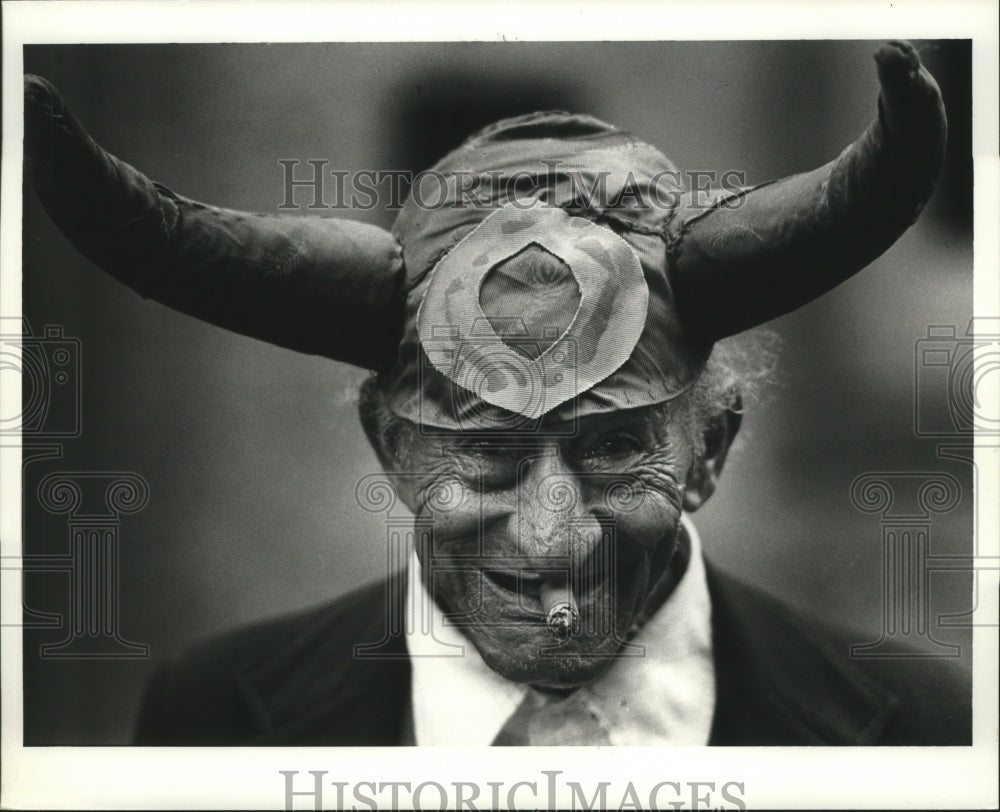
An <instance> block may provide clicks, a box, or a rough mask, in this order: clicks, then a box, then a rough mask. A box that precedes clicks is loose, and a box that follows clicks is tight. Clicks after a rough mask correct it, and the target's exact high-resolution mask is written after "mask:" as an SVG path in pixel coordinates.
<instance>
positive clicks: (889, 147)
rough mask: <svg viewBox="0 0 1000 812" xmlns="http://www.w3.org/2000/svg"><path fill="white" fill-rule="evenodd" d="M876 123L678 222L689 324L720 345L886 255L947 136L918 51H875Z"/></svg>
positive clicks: (677, 261) (680, 299) (888, 47)
mask: <svg viewBox="0 0 1000 812" xmlns="http://www.w3.org/2000/svg"><path fill="white" fill-rule="evenodd" d="M875 61H876V64H877V67H878V76H879V83H880V85H881V92H880V94H879V101H878V117H877V118H876V120H875V121H874V122H873V123H872V124H871V126H869V128H868V129H867V131H866V132H865V133H864V134H863V135H862V136H861V137H860V138H859V139H858V140H857V141H855V142H854V143H853V144H851V145H850V146H849V147H848V148H847V149H846V150H844V151H843V152H842V153H841V154H840V156H839V157H837V158H836V159H835V160H833V161H831V162H830V163H828V164H826V165H825V166H823V167H821V168H819V169H816V170H814V171H812V172H808V173H805V174H801V175H795V176H793V177H789V178H785V179H783V180H779V181H776V182H772V183H768V184H764V185H762V186H758V187H756V188H753V189H750V190H747V191H741V192H739V193H737V194H734V195H732V196H729V197H726V198H724V199H722V200H720V201H716V202H715V203H714V204H713V206H712V207H710V208H708V209H706V210H704V211H701V212H699V213H696V214H694V215H693V216H691V217H690V218H689V219H687V220H686V221H684V222H683V224H682V226H681V228H680V230H679V233H678V235H677V237H676V239H675V241H674V244H673V246H672V249H671V254H672V255H671V259H672V274H673V285H674V291H675V293H676V296H677V306H678V309H679V310H680V313H681V316H682V319H683V321H684V324H685V326H686V327H687V328H688V329H689V330H690V331H692V332H693V333H695V334H696V335H699V336H700V337H702V338H704V339H707V340H710V341H715V340H718V339H720V338H724V337H725V336H728V335H733V334H734V333H738V332H740V331H741V330H745V329H747V328H750V327H753V326H755V325H757V324H760V323H762V322H765V321H767V320H769V319H772V318H774V317H776V316H779V315H782V314H784V313H788V312H790V311H792V310H794V309H795V308H797V307H800V306H801V305H803V304H805V303H806V302H808V301H810V300H812V299H814V298H816V297H817V296H820V295H821V294H823V293H825V292H826V291H828V290H830V289H831V288H833V287H835V286H836V285H838V284H840V283H841V282H843V281H844V280H845V279H847V278H848V277H850V276H851V275H853V274H854V273H856V272H857V271H859V270H861V269H862V268H863V267H865V266H866V265H867V264H868V263H870V262H871V261H872V260H874V259H875V258H876V257H878V256H879V255H880V254H882V253H883V252H884V251H885V250H886V249H887V248H889V246H890V245H892V243H893V242H895V240H896V239H898V238H899V236H900V235H901V234H902V233H903V232H904V231H905V230H906V229H907V228H909V226H910V225H911V224H912V223H913V222H914V221H915V220H916V218H917V215H918V214H919V213H920V211H921V209H922V208H923V206H924V204H925V203H926V202H927V199H928V198H929V197H930V195H931V192H932V191H933V189H934V183H935V180H936V178H937V175H938V172H939V170H940V168H941V163H942V161H943V159H944V150H945V142H946V133H947V123H946V119H945V111H944V104H943V102H942V100H941V93H940V90H939V89H938V86H937V83H936V82H935V81H934V78H933V77H932V76H931V75H930V74H929V73H928V72H927V70H926V69H925V68H924V67H922V66H921V64H920V60H919V58H918V57H917V53H916V51H915V49H914V48H913V46H912V45H910V44H909V43H906V42H890V43H887V44H885V45H883V46H882V47H881V48H880V49H879V50H878V52H877V53H876V54H875Z"/></svg>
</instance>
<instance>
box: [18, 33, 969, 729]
mask: <svg viewBox="0 0 1000 812" xmlns="http://www.w3.org/2000/svg"><path fill="white" fill-rule="evenodd" d="M876 61H877V64H878V71H879V78H880V82H881V86H882V92H881V95H880V98H879V107H878V117H877V119H876V121H875V122H873V124H872V125H871V127H870V128H869V129H868V130H867V131H866V132H865V133H864V134H863V135H862V137H861V138H860V139H859V140H858V141H857V142H855V143H854V144H852V145H851V146H850V147H849V148H848V149H846V150H845V151H844V152H843V153H842V154H841V155H840V156H839V157H838V158H837V159H836V160H834V161H832V162H831V163H829V164H827V165H826V166H823V167H821V168H820V169H817V170H815V171H814V172H810V173H806V174H804V175H799V176H795V177H792V178H787V179H785V180H782V181H778V182H775V183H771V184H764V185H762V186H759V187H756V188H754V189H749V190H737V191H734V192H732V193H730V194H728V195H725V196H723V197H720V198H718V199H717V200H715V201H714V202H712V203H711V204H709V205H704V204H703V202H702V201H699V200H698V199H697V198H696V197H694V196H692V195H691V194H685V193H682V192H681V191H680V190H679V189H678V188H677V187H676V185H675V183H674V182H675V180H676V179H677V177H678V175H677V172H676V170H675V168H674V167H673V165H672V164H670V162H669V161H667V160H666V158H664V157H663V155H662V154H660V153H659V152H658V151H657V150H656V149H654V148H653V147H651V146H649V145H648V144H645V143H643V142H641V141H639V140H638V139H636V138H634V137H633V136H631V135H629V134H627V133H625V132H622V131H620V130H618V129H616V128H615V127H612V126H610V125H608V124H605V123H603V122H601V121H598V120H596V119H594V118H591V117H588V116H583V115H571V114H565V113H538V114H533V115H529V116H524V117H520V118H516V119H510V120H506V121H502V122H499V123H497V124H495V125H492V126H491V127H488V128H486V129H485V130H483V131H481V132H479V133H477V134H476V135H474V136H473V137H472V138H470V139H469V140H468V141H467V142H466V143H465V144H464V145H463V146H462V147H460V148H459V149H457V150H456V151H454V152H453V153H451V154H450V155H448V156H446V157H445V158H444V159H443V160H442V161H441V162H440V163H439V164H438V165H437V166H436V167H435V172H436V176H437V177H440V178H443V179H444V180H445V183H444V184H443V186H442V194H443V199H442V200H439V201H438V202H437V204H435V205H433V206H430V205H426V200H425V199H424V200H422V199H421V196H420V195H419V194H418V193H417V192H416V191H415V192H414V193H412V194H411V197H410V199H409V200H408V201H407V203H406V205H405V206H404V208H403V210H402V211H401V213H400V215H399V217H398V218H397V221H396V224H395V226H394V228H393V231H392V233H388V232H385V231H382V230H380V229H378V228H374V227H370V226H365V225H362V224H359V223H354V222H350V221H343V220H334V219H318V218H277V217H262V216H257V215H250V214H244V213H239V212H233V211H227V210H221V209H216V208H213V207H210V206H205V205H203V204H200V203H197V202H194V201H191V200H188V199H185V198H183V197H180V196H178V195H176V194H174V193H173V192H171V191H170V190H169V189H166V188H165V187H163V186H160V185H159V184H155V183H153V182H151V181H149V180H148V179H147V178H146V177H145V176H143V175H142V174H140V173H139V172H137V171H136V170H135V169H133V168H132V167H130V166H128V165H126V164H124V163H122V162H120V161H118V160H117V159H115V158H113V157H112V156H110V155H108V154H107V153H105V152H104V151H103V150H102V149H101V148H100V147H99V146H97V145H96V144H95V143H94V142H93V141H92V140H91V139H89V137H88V136H87V135H86V133H85V132H84V131H83V130H82V128H81V127H80V126H79V124H78V123H77V122H76V121H75V120H74V119H73V118H72V117H71V116H70V114H69V113H68V111H67V109H66V108H65V106H64V105H63V103H62V101H61V100H60V99H59V97H58V95H57V94H56V93H55V91H54V89H53V88H52V87H51V86H50V85H48V84H47V83H46V82H44V80H40V79H37V78H34V77H31V78H29V79H28V82H27V96H26V154H27V157H28V168H29V171H30V172H31V174H32V176H33V180H34V183H35V187H36V189H37V191H38V193H39V196H40V198H41V200H42V202H43V204H44V206H45V208H46V209H47V211H48V212H49V214H50V215H51V217H52V218H53V220H54V221H55V222H56V223H57V224H58V225H59V227H60V228H61V229H62V230H63V232H64V233H65V234H66V235H67V237H68V238H69V239H70V240H71V241H72V242H73V243H74V245H76V247H77V248H78V249H79V250H80V251H81V252H83V253H84V254H85V255H86V256H87V257H88V258H90V259H91V260H92V261H94V262H95V263H96V264H98V265H100V266H101V267H103V268H104V269H106V270H107V271H109V272H110V273H111V274H113V275H114V276H115V277H117V278H118V279H120V280H121V281H123V282H124V283H126V284H127V285H129V286H131V287H133V288H134V289H136V290H137V291H138V292H139V293H141V294H142V295H144V296H148V297H151V298H154V299H156V300H158V301H160V302H163V303H165V304H167V305H169V306H171V307H174V308H176V309H178V310H181V311H183V312H186V313H190V314H192V315H195V316H197V317H199V318H202V319H205V320H207V321H210V322H212V323H214V324H218V325H220V326H223V327H226V328H228V329H232V330H236V331H238V332H241V333H245V334H248V335H253V336H256V337H259V338H263V339H265V340H268V341H271V342H273V343H276V344H279V345H281V346H285V347H289V348H292V349H296V350H299V351H303V352H309V353H314V354H319V355H324V356H328V357H331V358H335V359H338V360H341V361H347V362H350V363H353V364H356V365H358V366H361V367H364V368H367V369H370V370H374V371H375V374H374V375H373V376H372V377H371V378H370V379H369V380H368V381H367V382H366V383H365V384H364V386H363V387H362V392H361V405H360V412H361V420H362V424H363V426H364V429H365V431H366V432H367V435H368V437H369V439H370V441H371V443H372V446H373V448H374V449H375V452H376V454H377V456H378V458H379V460H380V461H381V463H382V465H383V466H384V468H385V471H386V474H387V476H388V477H389V478H390V479H391V481H392V482H393V485H394V487H395V490H396V493H397V494H398V497H399V498H400V499H401V500H402V501H403V502H404V503H405V505H406V506H407V507H408V508H409V509H410V510H411V511H412V512H413V514H414V539H415V543H414V545H413V554H412V556H411V558H410V561H409V563H408V566H407V567H406V568H405V569H404V570H403V571H401V572H398V573H393V574H391V575H390V577H389V578H388V579H387V580H386V582H385V583H379V584H375V585H372V586H370V587H365V588H362V589H360V590H359V591H357V592H354V593H352V594H350V595H348V596H346V597H344V598H341V599H339V600H337V601H335V602H334V603H332V604H330V605H326V606H323V607H320V608H318V609H313V610H309V611H306V612H303V613H300V614H297V615H295V616H293V617H286V618H280V619H278V620H275V621H272V622H269V623H265V624H262V625H258V626H254V627H251V628H248V629H244V630H240V631H237V632H235V633H232V634H229V635H226V636H224V637H222V638H219V639H215V640H212V641H209V642H207V643H205V644H203V645H201V646H198V647H196V648H194V649H193V650H191V651H190V652H188V653H187V654H186V655H184V656H182V657H181V658H179V659H178V660H177V661H176V662H174V663H173V664H171V665H169V666H168V667H167V668H165V669H163V670H162V671H161V672H160V673H159V675H158V676H157V678H156V680H155V682H154V683H153V685H152V686H151V687H150V689H149V691H148V694H147V698H146V701H145V703H144V707H143V710H142V714H141V718H140V721H139V726H138V736H137V741H138V743H141V744H190V745H204V744H261V745H276V744H315V745H321V744H326V745H351V744H373V745H375V744H382V745H388V744H420V745H423V744H497V745H540V744H731V745H732V744H746V745H749V744H960V743H968V742H969V740H970V729H969V718H968V717H969V701H968V697H967V695H966V694H964V693H963V690H962V688H961V687H960V682H959V681H958V680H957V679H956V678H955V676H954V675H953V674H952V673H951V672H950V671H949V670H947V669H946V668H945V667H943V666H941V665H939V664H938V663H934V664H931V665H928V664H926V663H922V664H920V665H919V666H916V665H914V664H913V662H912V661H909V660H905V659H904V660H897V661H875V662H871V663H866V664H865V667H864V669H862V668H861V667H859V664H855V663H851V662H849V661H848V659H847V657H846V652H847V644H846V642H845V641H844V639H843V637H842V633H840V632H838V631H837V630H835V629H825V628H823V629H821V628H817V627H816V626H815V625H814V624H810V625H808V626H806V625H804V624H802V623H801V622H800V621H799V620H798V619H797V618H796V617H795V616H794V614H793V613H792V612H791V611H790V610H789V609H788V608H786V607H784V606H783V605H782V604H780V603H778V602H777V601H775V600H773V599H772V598H770V597H768V596H766V595H763V594H761V593H759V592H757V591H755V590H753V589H751V588H749V587H747V586H745V585H742V584H740V583H739V582H737V581H735V580H733V579H731V578H729V577H727V576H724V575H723V574H721V573H719V572H717V571H716V570H714V568H712V566H711V565H710V564H709V563H708V562H706V561H704V560H703V557H702V552H701V545H700V541H699V538H698V534H697V531H696V530H695V528H694V525H693V524H692V523H691V521H690V520H689V518H688V515H687V514H689V513H692V512H694V511H695V510H697V509H698V508H699V507H700V506H701V505H702V504H703V503H704V502H705V500H707V499H708V498H709V497H710V496H711V495H712V493H713V491H714V489H715V487H716V485H717V482H718V478H719V475H720V473H721V471H722V468H723V464H724V462H725V459H726V454H727V451H728V449H729V447H730V444H731V442H732V440H733V438H734V436H735V434H736V432H737V431H738V429H739V426H740V414H741V410H742V407H743V401H744V398H745V397H746V395H747V389H748V387H752V386H755V385H756V384H757V382H758V379H759V378H760V377H762V376H765V375H766V374H767V370H768V366H769V359H768V358H767V353H766V352H765V351H764V350H765V348H763V347H754V346H750V347H749V349H748V348H747V347H746V346H745V345H744V346H740V344H739V342H740V341H741V339H740V338H737V339H735V341H736V342H737V343H736V344H734V343H732V342H733V341H734V339H730V338H729V337H731V336H735V335H736V334H737V333H741V332H742V331H744V330H746V329H747V328H750V327H752V326H754V325H757V324H761V323H763V322H765V321H767V320H768V319H771V318H773V317H775V316H778V315H780V314H783V313H786V312H789V311H791V310H793V309H795V308H797V307H799V306H801V305H803V304H805V303H806V302H808V301H810V300H811V299H813V298H815V297H817V296H819V295H821V294H822V293H824V292H825V291H827V290H829V289H830V288H832V287H833V286H835V285H837V284H838V283H839V282H841V281H843V280H844V279H846V278H848V277H849V276H850V275H851V274H853V273H855V272H856V271H858V270H860V269H861V268H862V267H864V266H865V265H866V264H868V263H869V262H870V261H871V260H873V259H874V258H875V257H877V256H879V255H880V254H881V253H882V252H883V251H885V250H886V249H887V248H888V247H889V246H890V245H891V244H892V243H893V241H895V240H896V239H897V238H898V236H899V235H900V234H901V233H902V232H903V231H904V230H905V229H906V228H907V227H908V226H909V225H910V224H911V223H912V222H913V221H914V219H915V218H916V216H917V215H918V213H919V212H920V210H921V208H922V207H923V205H924V203H925V202H926V200H927V199H928V197H929V195H930V193H931V191H932V188H933V184H934V180H935V178H936V175H937V172H938V169H939V167H940V163H941V161H942V157H943V152H944V141H945V119H944V110H943V106H942V103H941V99H940V94H939V92H938V90H937V86H936V84H935V82H934V80H933V79H932V78H931V77H930V75H929V74H928V73H927V72H926V70H924V69H923V68H922V67H921V65H920V62H919V59H918V58H917V55H916V53H915V51H914V49H913V48H912V47H911V46H909V45H908V44H906V43H898V42H895V43H890V44H887V45H885V46H883V47H882V48H881V49H880V50H879V51H878V53H877V54H876ZM470 179H471V181H472V185H470V183H469V182H470ZM473 188H474V190H475V194H474V195H473V194H471V191H472V189H473ZM422 203H423V205H422ZM362 335H363V336H365V337H366V338H365V340H364V341H362V340H359V338H358V336H362Z"/></svg>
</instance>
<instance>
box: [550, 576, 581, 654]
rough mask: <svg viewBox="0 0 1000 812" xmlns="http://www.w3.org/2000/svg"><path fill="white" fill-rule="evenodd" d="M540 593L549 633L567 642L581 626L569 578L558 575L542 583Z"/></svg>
mask: <svg viewBox="0 0 1000 812" xmlns="http://www.w3.org/2000/svg"><path fill="white" fill-rule="evenodd" d="M540 592H541V599H542V611H543V612H545V622H546V623H547V624H548V627H549V631H551V632H552V634H554V635H555V636H556V637H557V638H558V639H559V640H565V639H566V638H568V637H569V636H570V635H571V634H573V632H575V631H576V630H577V628H578V627H579V624H580V610H579V609H577V607H576V600H575V599H574V598H573V590H572V589H571V588H570V585H569V578H568V577H567V576H566V575H565V574H556V575H554V576H553V578H552V579H551V580H549V579H546V580H545V581H544V582H543V583H542V588H541V590H540Z"/></svg>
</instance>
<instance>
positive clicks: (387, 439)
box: [358, 378, 413, 510]
mask: <svg viewBox="0 0 1000 812" xmlns="http://www.w3.org/2000/svg"><path fill="white" fill-rule="evenodd" d="M360 394H361V397H360V400H359V402H358V417H360V418H361V427H362V428H363V429H364V430H365V436H366V437H367V438H368V443H369V445H371V447H372V450H373V451H374V452H375V456H376V457H377V458H378V461H379V464H380V465H381V466H382V470H383V471H385V474H386V476H388V478H389V481H390V482H391V483H392V487H393V490H395V491H396V495H397V496H398V497H399V500H400V501H401V502H402V503H403V504H404V505H406V506H407V507H408V508H410V510H413V493H412V487H411V485H412V483H411V481H410V479H409V478H408V477H403V476H400V474H401V473H402V471H403V460H402V455H401V449H400V448H399V440H400V436H399V435H400V433H399V431H393V430H390V426H389V425H388V423H389V420H390V416H389V413H388V409H387V408H386V407H385V405H384V402H383V400H382V393H381V392H380V391H379V389H378V384H377V383H376V382H375V379H374V378H369V379H368V380H366V381H365V382H364V383H363V384H362V385H361V393H360Z"/></svg>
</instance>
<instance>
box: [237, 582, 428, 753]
mask: <svg viewBox="0 0 1000 812" xmlns="http://www.w3.org/2000/svg"><path fill="white" fill-rule="evenodd" d="M405 589H406V581H405V579H404V578H402V577H400V575H399V574H398V573H397V574H396V575H395V576H393V577H392V578H391V579H390V580H389V581H388V582H387V583H382V584H375V585H372V586H369V587H366V588H364V589H362V590H359V591H357V592H354V593H352V594H350V595H348V596H346V597H345V598H343V599H341V600H338V601H336V602H335V603H333V604H332V605H329V606H327V607H324V609H322V610H320V612H318V613H317V615H316V617H315V618H314V619H311V621H310V622H307V623H304V624H302V628H303V631H302V632H301V633H299V634H297V635H295V636H294V637H293V638H291V639H290V640H288V641H287V642H286V643H285V644H283V645H282V646H280V647H279V648H278V649H277V650H276V651H272V652H268V653H266V654H265V655H263V656H261V657H259V658H255V659H254V660H252V661H250V662H248V663H245V664H244V665H243V666H241V667H240V668H239V669H238V670H237V675H236V678H237V683H238V684H239V686H240V691H241V693H242V694H243V697H244V699H245V700H246V702H247V704H248V706H249V708H250V711H251V714H252V716H253V719H254V722H255V725H256V727H257V729H258V731H259V735H258V736H256V737H255V738H253V739H251V740H250V741H248V742H247V744H253V745H280V744H292V743H294V744H299V745H302V744H304V745H326V746H338V745H345V746H346V745H351V746H357V745H395V744H399V742H400V737H401V735H403V730H404V723H405V717H406V715H407V714H408V712H409V700H410V664H409V659H408V655H407V650H406V642H405V639H404V636H403V633H402V630H403V625H402V622H401V621H402V615H403V613H402V607H403V606H405V596H406V592H405ZM390 621H391V622H390ZM370 644H376V645H374V646H372V645H370ZM358 646H362V647H364V648H363V649H362V650H357V648H356V647H358Z"/></svg>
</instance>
